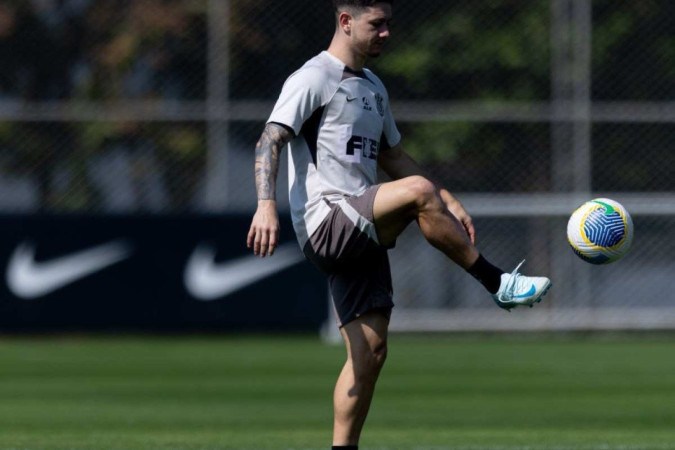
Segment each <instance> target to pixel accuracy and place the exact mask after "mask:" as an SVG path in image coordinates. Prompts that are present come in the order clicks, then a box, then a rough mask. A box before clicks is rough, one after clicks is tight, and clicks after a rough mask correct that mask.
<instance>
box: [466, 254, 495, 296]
mask: <svg viewBox="0 0 675 450" xmlns="http://www.w3.org/2000/svg"><path fill="white" fill-rule="evenodd" d="M466 271H467V272H469V273H470V274H471V276H473V277H474V278H475V279H476V280H478V281H480V282H481V283H482V284H483V286H485V289H487V290H488V292H490V294H496V293H497V291H498V290H499V285H500V284H501V282H502V274H503V273H504V271H503V270H502V269H500V268H499V267H495V266H493V265H492V264H490V262H489V261H488V260H487V259H485V258H483V255H478V259H477V260H476V262H475V263H473V266H471V267H469V268H468V269H467V270H466Z"/></svg>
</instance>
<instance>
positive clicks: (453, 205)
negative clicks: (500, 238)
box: [440, 189, 476, 245]
mask: <svg viewBox="0 0 675 450" xmlns="http://www.w3.org/2000/svg"><path fill="white" fill-rule="evenodd" d="M440 195H441V199H442V200H443V203H445V206H446V208H448V211H450V212H451V213H452V215H453V216H455V217H456V218H457V220H459V221H460V222H461V223H462V226H464V230H466V234H467V235H468V236H469V239H471V243H472V244H473V245H476V230H475V229H474V227H473V220H472V219H471V216H470V215H469V213H467V212H466V210H465V209H464V206H463V205H462V204H461V203H460V201H459V200H457V199H456V198H455V197H454V196H453V195H452V194H450V192H448V191H447V190H445V189H441V190H440Z"/></svg>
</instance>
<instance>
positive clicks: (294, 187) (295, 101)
mask: <svg viewBox="0 0 675 450" xmlns="http://www.w3.org/2000/svg"><path fill="white" fill-rule="evenodd" d="M270 122H274V123H279V124H282V125H285V126H287V127H289V128H292V129H293V131H294V133H295V138H294V139H293V140H292V141H291V142H289V144H288V148H289V151H288V155H289V164H288V167H289V198H290V206H291V217H292V220H293V227H294V229H295V232H296V234H297V236H298V241H299V242H300V245H301V246H304V244H305V242H307V240H308V238H309V236H311V235H312V233H313V232H314V231H315V230H316V229H317V228H318V227H319V225H320V224H321V222H322V221H323V219H324V218H325V217H326V215H327V214H328V213H329V211H330V206H329V203H333V202H337V201H340V200H342V199H344V198H347V197H351V196H358V195H360V194H361V193H363V192H364V191H365V190H366V189H367V188H368V187H369V186H372V185H374V184H376V183H377V157H378V155H379V153H380V152H382V151H387V150H388V149H389V148H390V147H393V146H395V145H397V144H398V143H399V142H400V140H401V135H400V133H399V131H398V129H397V128H396V124H395V122H394V118H393V115H392V113H391V109H390V107H389V97H388V94H387V91H386V89H385V87H384V85H383V84H382V82H381V81H380V79H379V78H377V77H376V76H375V75H374V74H373V73H372V72H371V71H370V70H368V69H364V70H363V71H358V72H356V71H352V70H351V69H349V68H348V67H346V66H345V65H344V63H342V62H341V61H340V60H339V59H337V58H336V57H334V56H332V55H331V54H330V53H328V52H326V51H324V52H321V53H320V54H318V55H317V56H315V57H314V58H312V59H310V60H309V61H307V62H306V63H305V64H304V65H303V66H302V67H301V68H300V69H299V70H298V71H296V72H295V73H293V74H292V75H291V76H290V77H289V78H288V79H287V80H286V82H285V83H284V87H283V89H282V91H281V95H280V96H279V99H278V100H277V103H276V105H275V107H274V110H273V111H272V114H271V116H270V118H269V119H268V123H270Z"/></svg>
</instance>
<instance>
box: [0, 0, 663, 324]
mask: <svg viewBox="0 0 675 450" xmlns="http://www.w3.org/2000/svg"><path fill="white" fill-rule="evenodd" d="M394 11H395V23H394V28H393V37H392V39H391V42H390V44H389V47H388V49H387V50H386V52H385V54H384V55H383V56H382V57H381V58H379V59H377V60H373V61H371V62H372V65H371V66H372V68H373V69H374V70H375V71H376V72H377V73H378V74H379V75H380V77H381V78H383V80H384V81H385V83H386V84H387V86H388V88H389V92H390V96H391V98H392V105H393V108H394V114H395V116H396V118H397V121H398V123H399V127H400V129H401V131H402V133H403V135H404V146H405V147H406V148H407V149H408V150H409V151H410V152H411V153H413V154H414V155H415V157H416V158H417V159H418V160H419V161H420V162H421V163H422V164H423V165H424V166H425V167H426V168H427V169H428V170H429V171H430V172H431V173H432V174H433V175H434V176H435V177H436V178H438V179H440V180H442V181H443V182H444V183H445V184H446V185H447V187H448V188H449V189H450V190H452V191H453V192H455V193H456V194H457V196H458V197H459V198H460V199H462V200H463V202H464V203H465V206H466V207H467V209H468V210H469V212H470V213H471V214H472V215H473V216H474V218H475V222H476V225H477V229H478V240H479V242H478V245H479V247H480V249H481V251H483V252H484V253H485V254H486V255H487V256H488V257H489V259H491V260H493V261H494V262H495V263H497V264H498V265H500V266H502V267H503V268H504V269H506V270H508V269H510V268H511V266H513V265H515V264H517V263H518V262H519V261H520V260H521V259H522V258H527V260H528V262H527V264H526V266H525V269H526V272H536V273H537V274H549V275H550V276H551V278H552V279H553V282H554V288H553V289H552V291H551V293H550V294H549V296H548V297H547V300H546V302H545V303H543V304H542V305H540V306H539V307H537V308H536V309H534V310H531V311H524V312H522V313H521V312H520V311H516V312H514V313H512V314H510V315H508V316H505V315H504V314H502V313H503V312H502V311H501V310H498V309H497V308H495V307H494V305H492V304H491V300H490V299H489V297H487V296H486V295H485V293H484V292H483V291H482V288H480V286H478V285H477V284H476V283H475V282H474V281H473V279H471V278H470V277H469V276H468V275H466V274H465V273H464V272H463V271H461V269H459V268H457V267H455V266H453V265H452V264H450V263H449V262H448V261H446V260H445V259H444V258H443V257H442V256H441V255H440V254H438V253H437V252H436V251H435V250H433V249H431V248H430V247H429V246H428V245H427V244H426V243H424V242H423V241H422V239H421V238H420V236H419V233H418V232H417V230H416V229H415V228H414V227H411V228H410V229H409V230H407V231H406V233H405V234H404V235H403V236H402V237H401V239H400V240H399V242H398V245H397V247H396V249H394V250H393V251H392V264H393V271H394V275H395V278H394V279H395V280H396V281H395V291H396V301H397V305H398V306H397V308H396V312H395V314H394V320H393V322H392V327H393V329H395V330H419V329H427V330H446V329H478V330H481V329H500V328H501V329H580V328H581V329H593V328H674V327H675V295H673V294H672V293H671V291H670V290H669V289H668V287H669V283H668V281H669V278H670V277H669V275H670V274H672V273H673V272H675V270H674V269H675V260H674V259H673V256H672V255H673V248H672V247H673V245H674V244H673V242H674V241H675V239H674V238H675V231H673V230H675V227H673V225H675V193H674V191H675V148H673V146H674V145H675V144H673V142H675V139H673V137H674V134H675V133H674V128H673V127H674V124H675V107H673V101H674V100H675V62H673V61H675V58H674V56H675V55H674V54H673V49H674V48H675V43H674V42H673V38H672V33H671V30H672V29H673V25H674V23H673V21H674V20H675V5H674V4H673V3H672V2H668V1H666V0H661V1H659V0H645V1H641V2H611V1H609V0H549V1H544V0H528V1H523V2H510V1H506V0H481V1H475V2H438V1H433V0H419V1H416V2H402V1H399V2H396V4H395V8H394ZM332 32H333V17H332V14H331V11H330V1H329V0H322V1H321V2H317V1H316V0H312V1H310V0H294V1H288V2H269V1H264V0H246V1H244V0H170V1H165V0H134V1H124V0H62V1H55V0H33V1H13V0H0V55H1V56H0V58H1V59H2V61H3V64H2V68H0V212H2V213H58V214H60V213H72V212H77V213H87V214H117V213H140V214H148V213H150V214H167V213H169V214H175V213H181V214H183V213H187V214H204V213H208V214H211V213H219V212H224V211H251V212H252V211H253V208H254V207H255V190H254V184H253V176H252V172H253V169H252V167H253V148H254V145H255V142H256V140H257V138H258V136H259V133H260V131H261V130H262V126H263V124H264V121H265V119H266V118H267V116H268V114H269V113H270V111H271V108H272V105H273V103H274V101H275V99H276V95H277V94H278V92H279V90H280V88H281V85H282V83H283V81H284V79H285V78H286V76H288V74H290V73H291V72H292V71H293V70H295V69H296V68H297V67H299V66H300V65H301V64H302V63H303V62H304V61H305V60H306V59H308V58H309V57H311V56H313V55H315V54H316V53H318V52H319V51H321V50H323V49H324V48H325V47H326V46H327V44H328V42H329V40H330V37H331V36H332ZM285 170H286V166H285V164H284V165H283V166H282V168H281V174H282V175H281V177H280V178H281V180H280V184H281V186H280V187H279V192H283V191H284V189H285V188H286V176H285ZM597 196H605V197H610V198H614V199H616V200H618V201H620V202H622V203H623V204H624V205H625V206H626V207H627V208H628V210H629V211H630V212H631V213H632V215H633V219H634V222H635V241H634V248H633V249H632V251H631V253H630V254H629V255H628V256H627V257H626V258H625V259H624V260H622V261H620V262H618V263H615V264H613V265H610V266H606V267H593V266H590V265H588V264H586V263H583V262H582V261H581V260H579V259H578V258H576V256H574V255H573V254H572V252H571V250H569V249H568V248H567V244H566V242H565V225H566V221H567V217H568V216H569V214H570V213H571V211H572V210H573V209H575V208H576V206H578V205H579V204H581V203H583V201H585V200H587V199H590V198H593V197H597ZM279 197H280V198H279V203H280V206H281V208H282V209H283V210H286V209H287V200H286V198H285V196H283V195H280V196H279ZM236 238H237V237H233V239H236ZM238 238H239V239H241V240H242V242H243V239H244V237H243V236H240V237H238Z"/></svg>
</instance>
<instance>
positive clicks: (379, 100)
mask: <svg viewBox="0 0 675 450" xmlns="http://www.w3.org/2000/svg"><path fill="white" fill-rule="evenodd" d="M375 103H377V112H378V113H380V115H381V116H382V117H384V97H382V96H381V95H380V93H379V92H377V93H375Z"/></svg>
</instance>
